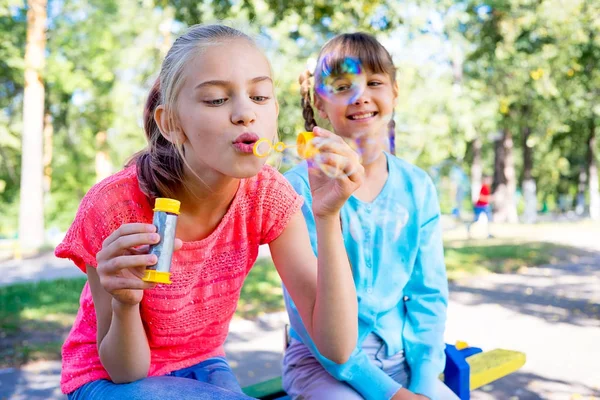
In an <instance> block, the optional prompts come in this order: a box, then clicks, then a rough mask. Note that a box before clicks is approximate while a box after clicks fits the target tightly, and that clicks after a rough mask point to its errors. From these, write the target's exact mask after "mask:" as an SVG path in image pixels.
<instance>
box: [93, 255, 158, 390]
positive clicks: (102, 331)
mask: <svg viewBox="0 0 600 400" xmlns="http://www.w3.org/2000/svg"><path fill="white" fill-rule="evenodd" d="M87 276H88V281H89V284H90V290H91V292H92V298H93V299H94V308H95V309H96V321H97V324H98V336H97V343H98V353H99V355H100V361H102V365H103V366H104V368H105V369H106V371H107V372H108V374H109V375H110V379H111V380H112V381H113V382H114V383H126V382H133V381H136V380H138V379H142V378H145V377H146V376H148V369H149V368H150V346H149V345H148V339H147V338H146V332H145V331H144V326H143V324H142V317H141V316H140V308H139V303H138V304H134V305H125V304H122V303H119V302H118V301H116V300H113V297H112V296H111V295H110V294H109V293H108V292H106V291H105V290H104V288H103V287H102V285H101V284H100V278H99V276H98V272H97V271H96V268H94V267H92V266H88V267H87Z"/></svg>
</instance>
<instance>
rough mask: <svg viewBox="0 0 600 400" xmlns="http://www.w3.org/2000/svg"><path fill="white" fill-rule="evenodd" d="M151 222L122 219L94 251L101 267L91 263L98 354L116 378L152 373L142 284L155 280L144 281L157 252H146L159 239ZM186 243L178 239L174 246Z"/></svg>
mask: <svg viewBox="0 0 600 400" xmlns="http://www.w3.org/2000/svg"><path fill="white" fill-rule="evenodd" d="M155 231H156V227H155V226H154V225H152V224H141V223H131V224H123V225H121V226H120V227H119V228H118V229H117V230H116V231H114V232H113V233H112V234H111V235H110V236H108V238H106V240H104V242H103V244H102V249H101V250H100V251H99V252H98V253H97V254H96V261H97V264H98V267H97V269H96V268H94V267H93V266H89V265H88V266H87V269H86V271H87V275H88V281H89V285H90V290H91V292H92V298H93V300H94V308H95V310H96V321H97V325H98V327H97V332H98V334H97V343H98V353H99V355H100V361H101V362H102V365H103V366H104V368H105V369H106V371H107V372H108V374H109V375H110V378H111V380H112V381H113V382H115V383H125V382H132V381H135V380H138V379H142V378H145V377H146V376H148V370H149V368H150V346H149V344H148V338H147V336H146V331H145V329H144V325H143V323H142V317H141V315H140V302H141V301H142V297H143V293H144V289H149V288H152V287H154V284H152V283H147V282H144V281H142V279H141V277H142V276H143V274H144V270H145V268H146V266H148V265H153V264H154V263H156V256H154V255H151V254H146V252H147V250H148V246H149V245H151V244H153V243H157V242H158V241H159V239H160V237H159V236H158V234H157V233H155ZM181 246H182V242H181V241H180V240H178V239H176V240H175V250H178V249H179V248H181Z"/></svg>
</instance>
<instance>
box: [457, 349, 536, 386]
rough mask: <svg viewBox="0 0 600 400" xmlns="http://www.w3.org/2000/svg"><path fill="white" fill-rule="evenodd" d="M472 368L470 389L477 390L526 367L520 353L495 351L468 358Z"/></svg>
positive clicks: (523, 357)
mask: <svg viewBox="0 0 600 400" xmlns="http://www.w3.org/2000/svg"><path fill="white" fill-rule="evenodd" d="M466 361H467V362H468V363H469V366H470V367H471V376H470V389H471V390H475V389H477V388H480V387H482V386H484V385H487V384H488V383H491V382H494V381H495V380H497V379H500V378H502V377H504V376H506V375H509V374H511V373H513V372H515V371H517V370H518V369H519V368H521V367H522V366H523V365H525V354H524V353H521V352H520V351H513V350H504V349H495V350H490V351H486V352H484V353H479V354H474V355H472V356H470V357H467V359H466Z"/></svg>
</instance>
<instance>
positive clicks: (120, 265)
mask: <svg viewBox="0 0 600 400" xmlns="http://www.w3.org/2000/svg"><path fill="white" fill-rule="evenodd" d="M157 261H158V260H157V258H156V256H155V255H154V254H140V255H124V256H119V257H115V258H112V259H111V260H108V261H106V262H104V263H102V264H101V265H100V268H101V270H100V272H101V273H102V274H103V275H116V274H117V273H118V272H119V271H120V270H122V269H125V268H137V267H142V268H146V266H148V265H154V264H156V262H157Z"/></svg>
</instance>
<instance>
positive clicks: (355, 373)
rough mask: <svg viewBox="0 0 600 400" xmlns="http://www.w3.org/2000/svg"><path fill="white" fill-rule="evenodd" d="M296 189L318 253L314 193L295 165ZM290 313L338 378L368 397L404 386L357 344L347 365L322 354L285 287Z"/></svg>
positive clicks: (377, 399) (299, 333)
mask: <svg viewBox="0 0 600 400" xmlns="http://www.w3.org/2000/svg"><path fill="white" fill-rule="evenodd" d="M285 177H286V178H287V179H288V181H289V182H290V184H291V185H292V187H293V188H294V190H296V192H297V193H299V194H300V195H301V196H302V197H304V200H305V201H304V205H303V206H302V213H303V215H304V219H305V221H306V225H307V227H308V232H309V235H310V241H311V245H312V248H313V252H314V253H315V255H316V254H317V235H316V228H315V219H314V215H313V213H312V196H311V193H310V185H309V183H308V173H307V172H306V168H296V169H294V170H292V171H291V172H289V173H286V174H285ZM283 293H284V299H285V304H286V308H287V312H288V315H289V318H290V325H291V327H292V332H293V334H295V335H294V336H296V337H297V338H298V339H299V340H300V341H302V342H303V343H304V344H305V345H306V346H307V347H308V348H309V349H310V351H311V353H312V354H313V355H314V356H315V358H316V359H317V360H319V362H320V363H321V365H322V366H323V368H325V370H326V371H327V372H328V373H329V374H330V375H332V376H333V377H334V378H336V379H337V380H339V381H343V382H346V383H348V384H349V385H350V386H352V387H353V388H354V389H355V390H356V391H357V392H359V393H360V394H361V395H362V396H363V397H364V398H365V399H366V400H382V399H384V400H387V399H390V398H392V396H393V395H394V394H395V393H396V392H397V391H398V390H399V389H400V388H401V387H402V385H400V384H399V383H398V382H396V381H394V380H393V379H392V378H391V377H390V376H389V375H388V374H386V373H385V372H384V371H383V370H382V369H380V368H378V367H377V366H376V365H375V364H373V363H372V362H371V360H370V358H369V357H368V356H367V354H366V353H365V352H364V351H363V350H362V349H361V348H360V346H357V347H356V348H355V349H354V351H353V352H352V355H351V356H350V358H349V360H348V361H347V362H345V363H344V364H337V363H335V362H333V361H331V360H329V359H328V358H326V357H324V356H323V355H321V353H319V350H318V349H317V347H316V345H315V343H314V342H313V340H312V339H311V337H310V335H309V334H308V332H307V331H306V328H305V327H304V325H303V323H302V318H301V317H300V313H299V312H298V309H297V308H296V305H295V304H294V302H293V300H292V299H291V297H290V295H289V293H288V291H287V290H286V289H285V287H284V290H283Z"/></svg>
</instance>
